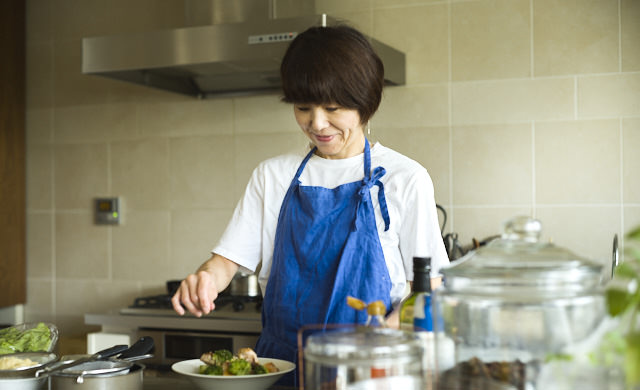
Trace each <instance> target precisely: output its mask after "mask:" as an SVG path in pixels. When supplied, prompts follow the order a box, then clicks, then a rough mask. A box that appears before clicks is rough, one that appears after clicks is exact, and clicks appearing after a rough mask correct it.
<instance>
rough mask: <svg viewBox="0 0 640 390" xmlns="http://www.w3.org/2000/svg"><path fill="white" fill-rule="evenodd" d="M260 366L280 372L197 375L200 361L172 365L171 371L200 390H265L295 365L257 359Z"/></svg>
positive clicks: (276, 360)
mask: <svg viewBox="0 0 640 390" xmlns="http://www.w3.org/2000/svg"><path fill="white" fill-rule="evenodd" d="M258 361H259V362H260V364H262V365H264V364H267V363H273V364H274V365H275V366H276V367H278V369H279V370H280V371H278V372H270V373H268V374H259V375H227V376H224V375H202V374H199V373H198V370H199V369H200V366H201V365H203V364H204V363H203V362H202V361H201V360H200V359H191V360H183V361H181V362H178V363H174V364H173V365H172V366H171V369H172V370H173V371H175V372H177V373H178V374H181V375H184V376H186V377H187V379H189V380H190V381H191V383H193V384H194V385H195V386H196V387H197V388H198V389H201V390H249V389H250V390H266V389H268V388H269V386H271V385H272V384H274V383H276V381H277V380H278V379H280V377H281V376H283V375H284V374H286V373H288V372H291V371H293V370H294V369H295V368H296V365H295V364H293V363H291V362H288V361H286V360H279V359H270V358H258Z"/></svg>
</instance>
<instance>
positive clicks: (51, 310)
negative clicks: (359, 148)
mask: <svg viewBox="0 0 640 390" xmlns="http://www.w3.org/2000/svg"><path fill="white" fill-rule="evenodd" d="M316 8H317V10H318V11H319V12H328V13H330V14H332V15H334V16H337V17H342V18H347V19H349V20H351V21H352V22H353V23H354V24H355V25H356V26H357V27H359V28H360V29H362V30H363V31H365V32H366V33H369V34H372V35H373V36H374V37H376V38H377V39H379V40H381V41H383V42H386V43H388V44H391V45H393V46H396V47H397V48H399V49H401V50H403V51H404V52H405V53H406V54H407V79H408V82H407V85H406V86H403V87H394V88H389V89H387V90H386V92H385V97H384V101H383V104H382V106H381V109H380V111H379V112H378V114H377V115H376V116H375V117H374V119H373V121H372V136H373V138H374V139H377V140H379V141H381V142H382V143H384V144H386V145H387V146H390V147H393V148H395V149H397V150H399V151H400V152H403V153H405V154H407V155H409V156H410V157H412V158H414V159H416V160H418V161H420V162H421V163H422V164H423V165H425V166H426V167H427V169H428V170H429V172H430V173H431V176H432V178H433V181H434V184H435V193H436V200H437V202H438V203H440V204H441V205H443V206H444V207H445V209H446V210H447V212H448V222H447V226H446V231H447V232H450V231H455V232H458V233H459V235H460V239H461V240H462V242H463V243H467V242H470V241H471V239H472V238H474V237H475V238H483V237H485V236H488V235H493V234H495V233H498V232H499V230H500V225H501V223H502V221H504V220H505V219H507V218H508V217H511V216H514V215H516V214H527V215H532V216H535V217H538V218H540V219H541V220H542V222H543V224H544V229H545V230H544V239H545V240H553V241H554V242H556V243H558V244H559V245H561V246H565V247H568V248H569V249H571V250H573V251H575V252H577V253H578V254H581V255H584V256H587V257H591V258H597V259H600V260H601V261H603V262H605V261H608V259H609V258H610V251H611V244H612V239H613V235H614V234H615V233H618V234H622V233H623V232H625V231H628V229H630V228H631V227H632V226H636V225H639V224H640V180H639V179H640V153H638V152H637V151H638V150H640V2H639V1H637V0H580V1H571V2H568V1H556V0H478V1H454V0H451V1H446V0H445V1H426V0H422V1H420V0H346V1H345V0H341V1H336V0H317V1H316ZM184 9H185V7H184V0H171V1H162V2H160V1H153V0H137V1H133V2H132V1H128V0H110V1H103V0H28V1H27V10H28V21H27V22H28V31H27V35H28V42H27V53H28V64H27V66H28V69H27V72H28V80H27V88H28V105H27V109H28V110H27V132H28V133H27V137H28V167H27V182H28V184H27V191H28V209H27V217H28V234H27V241H28V242H27V244H28V302H27V305H26V317H27V319H28V320H38V319H44V320H52V321H55V322H56V323H57V324H58V325H59V326H60V327H61V330H62V332H63V333H66V334H78V333H82V332H84V331H87V328H85V327H84V326H83V325H82V322H83V314H84V313H85V312H95V311H103V310H110V309H117V308H120V307H123V306H125V305H128V304H129V303H130V302H131V300H132V298H133V297H135V296H140V295H151V294H156V293H160V292H163V291H164V282H165V281H166V280H169V279H176V278H182V277H183V276H184V275H185V274H187V273H189V272H191V271H192V270H194V269H195V267H197V266H198V265H199V264H200V263H201V262H202V261H203V260H204V259H206V258H207V257H208V255H209V250H210V249H211V247H212V246H213V245H214V243H215V242H216V240H217V238H218V237H219V236H220V234H221V232H222V231H223V229H224V227H225V224H226V221H227V219H228V218H229V217H230V215H231V213H232V210H233V207H234V205H235V202H236V200H237V199H238V197H239V196H240V194H241V193H242V191H243V189H244V185H245V183H246V181H247V179H248V177H249V174H250V172H251V170H252V169H253V167H254V166H255V165H256V164H257V162H259V161H260V160H262V159H264V158H266V157H269V156H271V155H274V154H278V153H280V152H282V151H284V150H288V149H290V148H292V147H295V146H296V145H301V144H303V143H304V142H305V140H304V138H303V136H302V135H301V134H300V131H299V130H298V128H297V125H296V123H295V121H294V119H293V115H292V111H291V108H290V107H289V106H287V105H284V104H282V103H280V102H279V101H278V96H276V95H273V96H256V97H242V98H233V99H231V98H229V99H213V100H205V101H198V100H193V99H190V98H186V97H182V96H178V95H174V94H170V93H165V92H160V91H154V90H149V89H145V88H142V87H138V86H132V85H127V84H123V83H119V82H116V81H109V80H106V79H101V78H98V77H93V76H83V75H81V74H80V57H81V51H80V50H81V44H80V40H81V38H82V37H83V36H89V35H98V34H109V33H115V32H123V31H125V32H126V31H137V30H146V29H151V28H171V27H178V26H181V25H183V23H184V19H185V15H184ZM111 195H118V196H121V197H122V198H123V199H124V201H125V210H124V218H125V223H124V224H123V225H122V226H117V227H104V226H96V225H94V224H93V223H92V218H93V216H92V213H91V202H92V199H93V198H94V197H96V196H111Z"/></svg>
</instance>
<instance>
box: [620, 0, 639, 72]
mask: <svg viewBox="0 0 640 390" xmlns="http://www.w3.org/2000/svg"><path fill="white" fill-rule="evenodd" d="M620 18H621V25H622V26H621V32H622V71H623V72H637V71H640V50H638V47H640V2H638V1H637V0H622V1H621V2H620Z"/></svg>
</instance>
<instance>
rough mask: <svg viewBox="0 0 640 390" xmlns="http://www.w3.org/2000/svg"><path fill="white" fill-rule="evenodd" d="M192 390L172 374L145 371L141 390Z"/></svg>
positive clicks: (285, 389) (272, 389) (284, 389)
mask: <svg viewBox="0 0 640 390" xmlns="http://www.w3.org/2000/svg"><path fill="white" fill-rule="evenodd" d="M177 389H180V390H192V389H196V387H195V386H194V385H193V384H192V383H191V382H189V380H188V379H186V378H184V377H181V376H180V375H178V374H176V373H174V372H158V371H154V370H145V372H144V382H143V390H177ZM269 390H296V389H295V388H293V387H282V386H272V387H270V388H269Z"/></svg>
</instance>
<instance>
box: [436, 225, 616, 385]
mask: <svg viewBox="0 0 640 390" xmlns="http://www.w3.org/2000/svg"><path fill="white" fill-rule="evenodd" d="M541 230H542V226H541V223H540V221H538V220H535V219H531V218H528V217H516V218H513V219H511V220H509V221H507V222H506V223H505V226H504V233H503V234H502V236H501V238H499V239H496V240H494V241H491V242H490V243H489V244H487V245H486V246H484V247H481V248H479V249H478V250H476V251H475V252H471V253H469V254H467V255H466V256H465V257H463V258H462V259H460V260H458V261H456V262H455V263H452V264H451V265H450V266H449V267H447V268H445V269H443V270H442V274H443V277H444V279H443V280H444V283H443V285H442V286H441V287H440V288H439V289H437V290H436V291H434V310H435V311H436V312H435V313H434V315H436V316H441V321H438V322H439V324H440V326H439V328H438V327H437V328H436V329H435V331H436V351H437V352H436V354H437V357H438V364H439V366H438V389H439V390H449V389H452V390H453V389H475V388H482V389H503V388H504V389H518V390H525V389H526V390H531V389H538V387H536V385H537V384H536V381H537V379H538V376H539V374H540V372H541V370H542V369H543V368H544V365H545V364H546V363H545V362H549V361H553V360H554V359H559V360H562V359H565V358H567V357H568V356H569V355H571V354H573V353H575V352H576V351H578V349H579V348H580V346H581V345H584V344H585V343H588V342H589V341H588V340H589V339H590V337H591V336H592V335H593V334H594V332H595V330H596V329H597V328H598V327H599V326H600V324H601V322H602V321H603V320H604V318H605V316H606V307H605V300H604V294H603V286H602V276H603V272H602V271H603V266H602V265H601V264H599V263H598V262H595V261H591V260H588V259H585V258H582V257H579V256H577V255H576V254H574V253H572V252H571V251H569V250H566V249H563V248H560V247H557V246H555V245H554V244H552V243H545V242H541V241H540V233H541ZM436 326H438V324H436ZM447 357H448V358H449V359H447ZM445 361H450V362H451V363H448V364H447V363H443V362H445Z"/></svg>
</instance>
